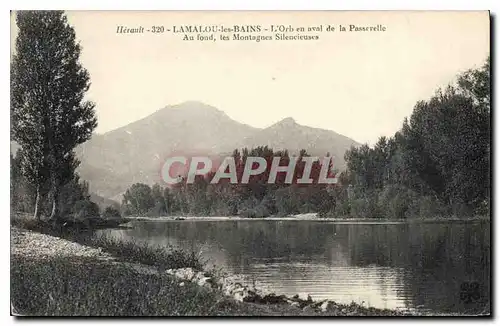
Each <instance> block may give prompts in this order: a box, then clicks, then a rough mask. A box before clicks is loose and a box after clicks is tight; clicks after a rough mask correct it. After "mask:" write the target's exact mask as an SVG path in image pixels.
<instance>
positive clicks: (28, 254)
mask: <svg viewBox="0 0 500 326" xmlns="http://www.w3.org/2000/svg"><path fill="white" fill-rule="evenodd" d="M114 246H115V248H116V247H118V246H119V244H117V243H115V244H114ZM106 248H107V249H106ZM109 248H110V247H109V246H108V247H105V248H103V247H98V248H93V247H91V246H86V245H82V244H79V243H75V242H71V241H68V240H65V239H62V238H59V237H55V236H51V235H47V234H42V233H37V232H32V231H28V230H23V229H19V228H15V227H14V228H11V300H12V301H11V302H12V309H13V313H14V314H20V315H36V316H39V315H45V316H76V315H78V316H80V315H85V316H104V315H109V316H110V315H113V316H114V315H117V316H118V315H134V316H153V315H155V316H179V315H197V316H217V315H229V316H235V315H236V316H252V315H254V316H401V315H407V313H403V312H401V311H391V310H381V309H375V308H366V307H363V306H360V305H358V304H355V303H353V304H351V305H342V304H337V303H334V302H331V301H322V302H313V301H312V300H311V299H310V298H299V297H293V298H287V297H285V296H278V295H274V294H263V293H259V291H258V290H256V289H250V288H249V287H248V286H245V285H242V284H240V283H238V282H234V280H232V278H223V279H220V278H217V277H216V276H215V275H212V274H210V273H208V274H207V272H206V271H203V270H196V269H195V268H193V267H182V268H177V269H173V268H170V269H166V270H165V269H164V268H158V266H155V265H154V264H145V263H139V262H137V261H136V262H133V261H130V260H129V261H126V260H124V259H121V258H120V257H117V256H116V255H112V254H111V253H110V252H109ZM125 248H127V246H125ZM129 249H130V248H129ZM143 253H145V251H143ZM136 256H137V252H136V253H135V254H132V257H136ZM166 257H167V256H166ZM143 261H148V259H143ZM149 261H150V262H151V263H154V260H149Z"/></svg>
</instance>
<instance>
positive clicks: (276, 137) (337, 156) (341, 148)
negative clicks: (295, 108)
mask: <svg viewBox="0 0 500 326" xmlns="http://www.w3.org/2000/svg"><path fill="white" fill-rule="evenodd" d="M261 145H267V146H269V147H272V148H273V149H288V150H289V151H290V154H298V153H299V151H300V150H301V149H305V150H306V151H307V153H309V154H310V155H313V156H318V157H323V156H325V155H326V154H327V153H330V155H331V156H332V157H333V160H334V163H333V164H334V167H335V168H337V169H339V170H343V169H344V168H345V162H344V153H345V151H346V150H347V149H349V148H350V147H351V146H358V145H359V144H358V143H357V142H355V141H354V140H352V139H350V138H348V137H346V136H343V135H340V134H338V133H336V132H333V131H331V130H325V129H319V128H311V127H307V126H302V125H299V124H298V123H297V122H295V120H294V119H293V118H290V117H289V118H285V119H283V120H281V121H279V122H278V123H276V124H274V125H272V126H270V127H268V128H266V129H263V130H260V131H258V132H256V133H254V134H253V135H252V136H250V137H247V138H246V139H244V140H243V141H242V143H241V146H239V147H249V148H250V147H255V146H261Z"/></svg>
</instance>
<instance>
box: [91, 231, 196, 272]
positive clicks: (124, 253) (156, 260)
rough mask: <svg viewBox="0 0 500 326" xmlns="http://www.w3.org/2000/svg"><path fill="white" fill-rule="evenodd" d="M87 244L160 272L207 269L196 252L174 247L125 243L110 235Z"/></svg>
mask: <svg viewBox="0 0 500 326" xmlns="http://www.w3.org/2000/svg"><path fill="white" fill-rule="evenodd" d="M85 244H87V245H89V246H92V247H100V248H102V249H103V251H106V252H108V253H110V254H111V255H113V256H114V257H117V258H120V259H122V260H124V261H129V262H134V263H141V264H145V265H151V266H156V267H158V268H159V269H160V270H165V269H170V268H173V269H175V268H183V267H192V268H194V269H195V270H199V271H202V270H203V269H204V268H205V263H204V261H203V260H202V259H201V258H200V257H199V255H197V254H196V253H195V252H194V251H191V252H186V251H184V250H181V249H176V248H174V247H170V250H168V249H167V248H163V247H161V246H154V245H150V244H148V243H139V242H136V241H132V240H128V241H125V240H121V239H117V238H114V237H111V236H108V235H99V236H94V237H92V238H90V239H89V240H88V243H85Z"/></svg>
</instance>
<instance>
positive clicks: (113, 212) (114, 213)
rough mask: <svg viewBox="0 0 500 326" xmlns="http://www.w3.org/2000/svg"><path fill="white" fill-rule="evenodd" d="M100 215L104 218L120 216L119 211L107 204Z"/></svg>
mask: <svg viewBox="0 0 500 326" xmlns="http://www.w3.org/2000/svg"><path fill="white" fill-rule="evenodd" d="M102 217H104V218H121V217H122V216H121V214H120V211H119V210H117V209H116V208H115V207H113V206H108V207H106V209H105V210H104V212H103V213H102Z"/></svg>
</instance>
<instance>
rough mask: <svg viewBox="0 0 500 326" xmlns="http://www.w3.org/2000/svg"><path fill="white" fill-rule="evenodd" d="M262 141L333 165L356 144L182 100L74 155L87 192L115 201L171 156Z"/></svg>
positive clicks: (155, 176)
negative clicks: (327, 158)
mask: <svg viewBox="0 0 500 326" xmlns="http://www.w3.org/2000/svg"><path fill="white" fill-rule="evenodd" d="M261 145H268V146H270V147H272V148H274V149H288V150H289V151H290V153H291V154H294V153H298V151H299V150H300V149H302V148H304V149H306V150H307V152H308V153H309V154H311V155H315V156H320V157H322V156H324V155H325V154H326V153H327V152H329V153H330V154H331V155H332V156H333V157H334V165H335V167H336V168H338V169H343V168H344V166H345V163H344V159H343V156H344V153H345V151H346V150H347V149H348V148H350V147H351V146H357V145H359V144H358V143H356V142H355V141H354V140H352V139H350V138H348V137H345V136H343V135H340V134H338V133H335V132H333V131H330V130H324V129H317V128H311V127H307V126H302V125H299V124H297V123H296V122H295V120H293V119H292V118H286V119H283V120H282V121H280V122H278V123H276V124H274V125H272V126H270V127H268V128H264V129H260V128H254V127H251V126H248V125H245V124H242V123H239V122H237V121H234V120H232V119H231V118H230V117H229V116H227V115H226V114H225V113H224V112H222V111H220V110H218V109H217V108H215V107H213V106H210V105H206V104H203V103H200V102H185V103H181V104H178V105H172V106H167V107H165V108H163V109H160V110H159V111H157V112H155V113H153V114H151V115H149V116H147V117H145V118H144V119H141V120H138V121H135V122H133V123H131V124H129V125H126V126H124V127H121V128H118V129H115V130H112V131H109V132H107V133H104V134H102V135H94V136H93V137H92V139H91V140H89V141H88V142H86V143H84V144H82V145H81V146H80V147H79V148H78V149H77V153H78V156H79V158H80V160H81V161H82V163H81V165H80V167H79V173H80V175H81V177H82V178H83V179H84V180H87V181H89V182H90V190H91V191H92V192H94V193H96V194H98V195H100V196H103V197H106V198H113V199H117V198H120V197H121V196H120V195H121V194H122V193H123V192H124V191H125V190H126V189H127V188H128V187H130V185H132V184H133V183H136V182H144V183H148V184H153V183H155V182H160V181H161V177H160V169H161V166H162V164H163V162H164V160H165V158H166V157H169V156H172V155H173V154H179V155H184V156H190V155H195V156H196V155H198V156H205V155H208V156H211V157H216V156H218V155H219V156H220V155H221V154H223V155H226V154H228V153H231V152H232V151H233V150H234V149H235V148H243V147H249V148H250V147H256V146H261Z"/></svg>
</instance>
